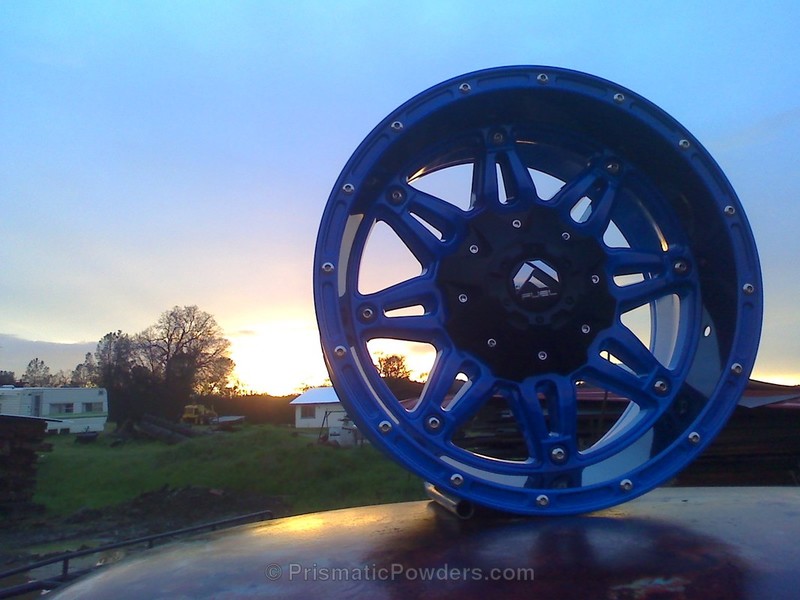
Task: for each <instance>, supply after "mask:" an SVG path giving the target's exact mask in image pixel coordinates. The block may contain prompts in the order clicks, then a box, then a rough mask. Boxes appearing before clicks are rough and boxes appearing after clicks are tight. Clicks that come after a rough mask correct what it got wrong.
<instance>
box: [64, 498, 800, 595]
mask: <svg viewBox="0 0 800 600" xmlns="http://www.w3.org/2000/svg"><path fill="white" fill-rule="evenodd" d="M798 506H800V489H798V488H727V489H719V488H695V489H685V488H662V489H659V490H655V491H653V492H652V493H650V494H648V495H647V496H644V497H641V498H638V499H636V500H633V501H631V502H629V503H627V504H625V505H624V506H620V507H616V508H612V509H606V510H603V511H599V512H595V513H592V514H588V515H583V516H570V517H561V518H521V517H508V516H496V515H491V514H489V515H486V514H482V515H477V516H476V517H474V518H473V519H470V520H462V519H458V518H457V517H455V516H454V515H453V514H451V513H450V512H448V511H445V510H442V509H441V507H440V506H439V505H437V504H436V503H432V502H413V503H405V504H392V505H384V506H371V507H364V508H353V509H345V510H338V511H330V512H325V513H318V514H314V515H301V516H298V517H289V518H284V519H276V520H274V521H268V522H266V523H264V524H258V525H248V526H243V527H237V528H235V529H233V530H228V531H225V532H219V533H216V534H208V535H203V536H201V537H198V538H195V539H193V540H187V541H182V542H176V543H174V544H171V545H169V546H165V547H162V548H159V549H156V550H153V551H151V552H148V553H147V554H146V555H142V556H140V557H136V558H132V559H129V560H127V561H124V562H122V563H118V564H116V565H112V566H110V567H108V568H106V569H104V570H103V571H100V572H97V573H95V574H93V575H90V576H88V577H86V578H85V579H83V580H81V581H79V582H76V583H75V584H73V585H72V586H70V587H68V588H64V589H61V590H58V592H57V593H55V594H54V598H58V599H61V600H65V599H73V598H80V599H81V600H90V599H106V598H115V599H116V600H126V599H136V600H139V599H141V598H152V599H156V598H281V599H290V598H298V599H303V600H306V599H308V598H323V597H324V598H374V599H376V600H381V599H398V600H401V599H402V600H406V599H408V598H459V599H460V600H469V599H471V598H476V599H480V600H485V598H487V597H495V598H560V599H569V598H576V599H581V600H583V599H585V598H603V599H620V600H622V599H628V598H683V599H687V600H690V599H695V598H696V599H702V600H707V599H709V598H726V599H732V600H738V599H741V600H744V599H750V598H752V599H754V600H756V599H757V600H762V599H764V598H790V597H796V592H797V590H798V589H800V571H798V569H797V565H798V564H800V546H798V545H797V544H796V540H797V539H799V538H800V519H798V518H797V515H798Z"/></svg>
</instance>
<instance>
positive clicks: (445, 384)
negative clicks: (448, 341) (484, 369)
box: [419, 347, 464, 408]
mask: <svg viewBox="0 0 800 600" xmlns="http://www.w3.org/2000/svg"><path fill="white" fill-rule="evenodd" d="M463 364H464V358H463V356H461V354H460V353H459V352H458V351H457V350H455V349H454V348H453V347H449V348H446V349H445V350H442V351H440V352H439V353H438V354H437V355H436V360H434V363H433V367H432V368H431V372H430V374H429V375H428V380H427V381H426V382H425V387H424V388H423V389H422V394H421V396H420V404H419V406H420V407H423V408H434V407H442V406H443V404H444V401H445V399H446V397H447V394H448V392H450V389H451V388H452V387H453V383H454V382H455V380H456V376H457V375H458V374H459V373H460V372H461V368H462V366H463Z"/></svg>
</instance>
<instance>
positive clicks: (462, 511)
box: [425, 481, 475, 519]
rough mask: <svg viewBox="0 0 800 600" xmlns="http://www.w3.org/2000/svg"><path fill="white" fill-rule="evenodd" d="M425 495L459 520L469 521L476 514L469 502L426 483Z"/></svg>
mask: <svg viewBox="0 0 800 600" xmlns="http://www.w3.org/2000/svg"><path fill="white" fill-rule="evenodd" d="M425 493H426V494H428V498H430V499H431V500H433V501H434V502H436V503H437V504H438V505H439V506H441V507H442V508H444V509H446V510H447V511H449V512H451V513H453V514H454V515H456V516H457V517H458V518H459V519H469V518H470V517H472V515H473V514H475V507H474V506H473V504H472V502H470V501H469V500H464V499H463V498H457V497H456V496H451V495H450V494H447V493H445V492H443V491H442V490H440V489H439V488H437V487H436V486H435V485H433V484H432V483H428V482H427V481H426V482H425Z"/></svg>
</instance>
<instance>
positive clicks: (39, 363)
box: [22, 357, 53, 387]
mask: <svg viewBox="0 0 800 600" xmlns="http://www.w3.org/2000/svg"><path fill="white" fill-rule="evenodd" d="M52 379H53V378H52V376H51V375H50V367H48V366H47V365H46V364H44V361H43V360H40V359H39V358H38V357H37V358H34V359H33V360H32V361H30V362H29V363H28V366H27V368H26V369H25V374H24V375H23V376H22V380H23V381H24V382H25V383H27V384H28V385H29V386H32V387H47V386H49V385H51V383H52Z"/></svg>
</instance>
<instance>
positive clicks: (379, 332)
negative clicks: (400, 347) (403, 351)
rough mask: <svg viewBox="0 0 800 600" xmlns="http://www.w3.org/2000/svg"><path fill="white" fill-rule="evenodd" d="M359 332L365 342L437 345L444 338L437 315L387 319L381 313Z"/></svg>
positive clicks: (362, 326)
mask: <svg viewBox="0 0 800 600" xmlns="http://www.w3.org/2000/svg"><path fill="white" fill-rule="evenodd" d="M359 330H360V331H359V333H360V337H361V339H362V340H364V341H369V340H374V339H376V338H388V339H393V340H406V341H409V342H422V343H428V344H434V345H436V344H438V343H440V342H441V340H442V339H443V338H444V329H443V327H442V323H441V321H440V319H439V317H438V316H436V315H435V314H424V315H420V316H413V317H387V316H385V315H384V314H383V313H380V312H379V313H377V314H376V315H375V317H374V318H373V319H372V321H370V322H368V323H366V324H362V325H361V326H360V328H359Z"/></svg>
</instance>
